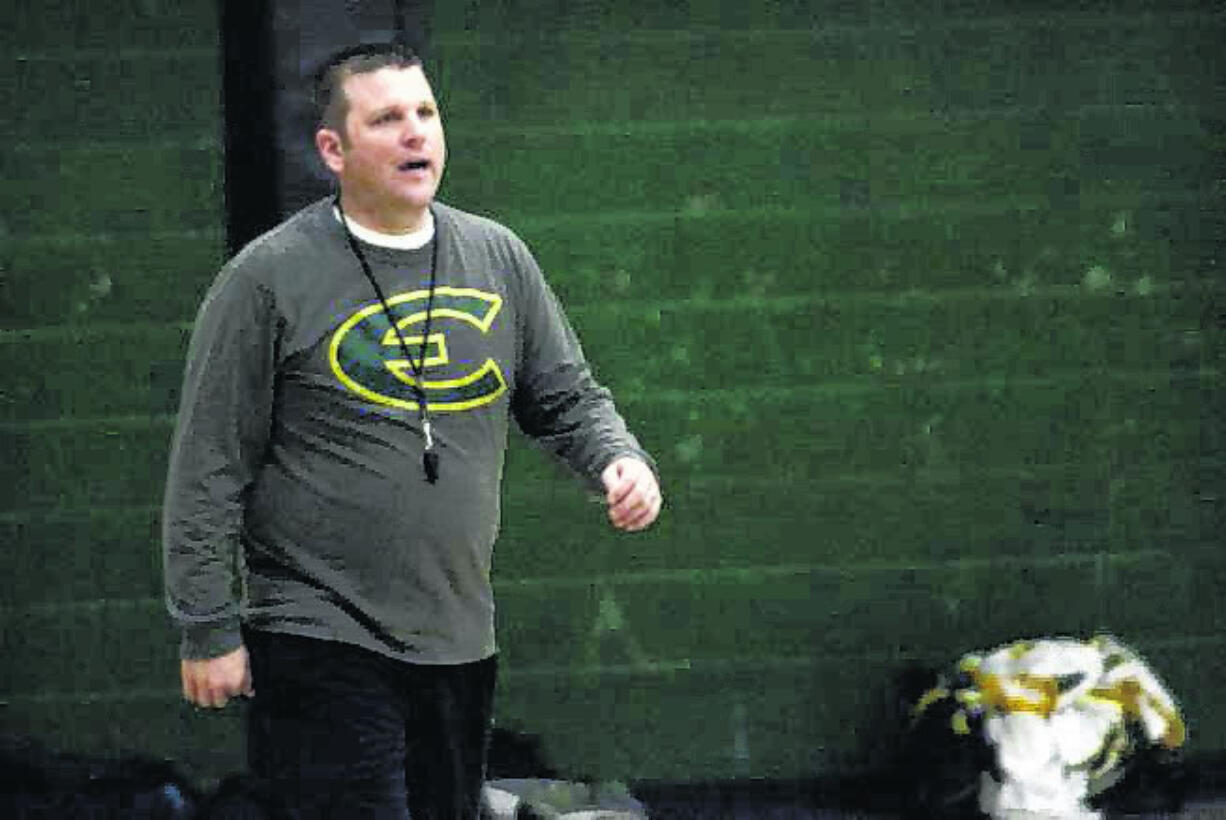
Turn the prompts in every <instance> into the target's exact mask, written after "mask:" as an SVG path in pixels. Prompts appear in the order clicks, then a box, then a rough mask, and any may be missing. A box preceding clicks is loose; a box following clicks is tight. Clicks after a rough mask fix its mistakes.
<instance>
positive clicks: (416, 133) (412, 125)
mask: <svg viewBox="0 0 1226 820" xmlns="http://www.w3.org/2000/svg"><path fill="white" fill-rule="evenodd" d="M400 138H401V140H402V141H403V142H404V143H405V144H407V145H420V144H421V143H422V142H424V141H425V139H426V124H425V122H424V121H423V120H422V118H421V117H418V116H416V115H412V116H408V117H405V120H404V129H403V130H402V131H401V132H400Z"/></svg>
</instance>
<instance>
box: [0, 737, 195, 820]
mask: <svg viewBox="0 0 1226 820" xmlns="http://www.w3.org/2000/svg"><path fill="white" fill-rule="evenodd" d="M197 800H198V796H197V794H196V793H195V791H194V790H193V789H192V788H191V786H189V785H188V783H187V780H186V779H185V778H184V777H183V776H182V775H181V774H180V773H179V772H178V771H177V770H176V769H175V767H174V766H172V765H171V764H169V763H167V762H165V761H162V760H156V759H152V758H145V757H139V756H125V757H120V758H103V757H86V756H80V755H70V754H63V753H56V752H51V751H49V750H47V749H45V748H44V747H43V746H42V745H41V744H39V743H37V742H35V741H33V740H30V739H28V738H19V737H3V738H0V816H2V817H5V818H13V820H44V818H45V820H73V819H74V818H89V820H112V819H114V820H121V819H122V820H189V818H192V817H194V815H195V807H196V803H197Z"/></svg>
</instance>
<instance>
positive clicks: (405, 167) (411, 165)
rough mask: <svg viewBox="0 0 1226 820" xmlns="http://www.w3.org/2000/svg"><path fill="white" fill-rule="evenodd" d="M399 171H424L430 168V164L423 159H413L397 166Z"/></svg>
mask: <svg viewBox="0 0 1226 820" xmlns="http://www.w3.org/2000/svg"><path fill="white" fill-rule="evenodd" d="M397 167H398V168H399V169H400V170H401V171H424V170H426V169H427V168H429V167H430V162H429V161H428V160H424V159H413V160H409V161H408V162H402V163H400V165H398V166H397Z"/></svg>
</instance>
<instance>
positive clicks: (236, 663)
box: [179, 646, 255, 709]
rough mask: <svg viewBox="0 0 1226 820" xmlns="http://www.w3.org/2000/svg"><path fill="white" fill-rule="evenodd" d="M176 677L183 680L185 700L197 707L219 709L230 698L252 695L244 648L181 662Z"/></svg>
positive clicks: (248, 665) (245, 648) (249, 669)
mask: <svg viewBox="0 0 1226 820" xmlns="http://www.w3.org/2000/svg"><path fill="white" fill-rule="evenodd" d="M179 676H180V677H181V678H182V679H183V697H184V699H186V700H188V701H190V702H192V703H194V704H196V705H197V706H205V707H209V708H213V709H220V708H221V707H223V706H225V705H226V704H227V703H229V702H230V698H233V697H238V696H240V695H241V696H243V697H251V696H252V695H254V694H255V689H254V688H252V685H251V661H250V659H249V658H248V657H247V647H245V646H240V647H239V648H238V649H235V650H234V651H233V652H228V653H226V654H225V655H219V656H218V657H216V658H201V659H199V660H183V661H180V662H179Z"/></svg>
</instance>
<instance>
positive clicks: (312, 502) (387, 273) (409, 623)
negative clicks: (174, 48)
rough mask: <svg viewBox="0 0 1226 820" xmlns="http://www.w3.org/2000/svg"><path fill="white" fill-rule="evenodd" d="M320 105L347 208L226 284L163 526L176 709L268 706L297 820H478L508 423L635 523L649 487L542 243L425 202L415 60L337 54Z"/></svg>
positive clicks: (378, 53) (421, 92)
mask: <svg viewBox="0 0 1226 820" xmlns="http://www.w3.org/2000/svg"><path fill="white" fill-rule="evenodd" d="M316 101H317V103H318V105H319V108H320V127H319V130H318V131H317V133H316V135H315V145H316V148H317V149H318V151H319V154H320V156H321V157H322V159H323V161H324V163H325V164H326V165H327V167H328V168H329V169H330V170H331V171H332V173H333V174H334V175H335V176H336V179H337V183H338V188H339V195H338V196H337V197H336V198H335V199H328V200H322V201H320V202H317V203H315V204H313V205H310V206H308V207H306V208H304V209H303V210H302V211H300V212H298V213H297V214H295V215H294V216H292V217H291V218H289V219H288V220H286V221H285V222H284V223H282V224H281V225H279V226H278V227H276V228H274V229H273V230H272V231H270V232H268V233H267V234H265V235H264V236H262V237H260V238H258V239H256V240H255V241H254V242H252V243H251V244H250V245H248V246H247V247H246V248H244V249H243V250H242V251H241V252H240V253H239V254H238V255H237V256H236V257H235V258H234V259H233V260H231V261H230V262H229V263H228V264H227V265H226V266H225V268H223V270H222V272H221V273H220V275H219V276H218V278H217V280H216V281H215V283H214V284H213V287H212V288H211V289H210V291H209V293H208V295H207V296H206V298H205V300H204V302H203V305H202V306H201V309H200V313H199V315H198V317H197V320H196V326H195V331H194V333H193V336H192V341H191V346H190V349H189V353H188V363H187V367H186V371H185V377H184V389H183V396H182V400H181V406H180V410H179V417H178V424H177V428H176V431H175V435H174V440H173V444H172V450H171V460H170V468H169V476H168V481H167V487H166V498H165V510H164V522H163V540H164V557H165V571H166V590H167V594H166V598H167V605H168V609H169V611H170V613H171V616H172V617H173V618H174V619H175V620H176V622H177V623H178V624H179V625H180V626H181V628H182V632H183V640H182V646H181V655H182V662H181V674H182V682H183V694H184V697H185V698H187V699H188V700H190V701H191V702H193V703H195V704H197V705H199V706H204V707H221V706H224V705H225V704H226V703H227V701H228V700H230V699H231V698H234V697H236V696H240V695H247V696H250V697H251V698H252V701H251V707H250V709H249V710H248V715H247V743H248V758H249V762H250V763H251V765H252V767H253V769H254V771H255V773H256V775H257V776H258V777H260V778H261V780H263V781H264V782H265V783H266V784H267V785H268V788H269V789H270V790H271V791H272V793H273V794H275V795H276V796H277V798H278V799H279V801H280V802H281V803H282V807H283V808H284V809H285V810H286V811H287V812H288V813H290V814H291V815H292V816H301V817H328V816H334V817H405V816H406V814H407V813H408V812H411V814H412V816H413V817H414V818H419V819H420V818H453V817H454V818H459V817H473V816H475V814H476V807H477V802H478V795H479V792H480V787H481V782H482V780H483V777H484V764H485V747H486V743H487V740H488V732H489V723H490V713H491V708H492V705H491V704H492V693H493V688H494V681H495V663H496V660H495V659H496V655H495V643H494V626H493V625H494V607H493V600H492V595H491V588H490V579H489V573H490V562H491V553H492V549H493V542H494V538H495V535H496V532H497V527H498V518H499V484H500V479H501V475H502V467H503V458H504V450H505V444H506V435H507V427H508V422H509V419H510V418H511V417H514V418H515V420H516V421H517V423H518V424H519V426H520V427H521V429H522V430H523V431H524V432H526V433H527V434H528V435H529V436H531V437H533V438H534V439H536V440H537V441H538V442H540V443H541V444H542V445H543V446H544V447H545V448H546V449H548V450H550V451H552V452H553V453H554V454H555V455H556V456H558V457H559V458H561V459H562V460H564V461H565V462H566V463H567V464H568V465H569V466H570V467H572V468H573V469H574V470H575V471H576V472H577V473H578V474H579V475H580V476H581V477H583V478H584V479H586V480H587V481H588V482H589V483H590V484H591V486H592V487H593V489H594V490H598V491H600V492H602V493H603V495H604V497H605V499H606V500H607V504H608V517H609V520H610V522H611V523H612V525H613V526H614V527H616V528H618V529H620V530H624V531H637V530H641V529H643V528H645V527H648V526H650V525H651V523H652V522H653V521H654V520H655V519H656V517H657V515H658V514H659V511H660V504H661V497H660V491H659V486H658V483H657V479H656V476H655V473H654V468H653V465H652V461H651V459H650V457H649V456H648V455H647V454H646V453H645V452H644V451H643V450H642V448H641V447H640V446H639V444H638V442H637V441H636V440H635V438H634V437H633V436H632V435H631V434H630V433H629V432H628V431H627V429H626V425H625V423H624V422H623V420H622V418H621V417H620V416H619V415H618V413H617V411H616V409H615V407H614V405H613V402H612V400H611V398H610V396H609V394H608V392H607V391H606V390H605V389H604V388H603V387H601V386H600V385H599V384H597V383H596V382H595V381H594V379H593V377H592V375H591V373H590V370H589V368H588V366H587V364H586V362H585V360H584V357H583V353H582V351H581V349H580V347H579V344H578V341H577V339H576V338H575V336H574V334H573V332H572V330H571V328H570V326H569V324H568V323H567V321H566V319H565V317H564V315H563V313H562V311H561V308H560V307H559V305H558V303H557V301H556V300H555V299H554V297H553V295H552V293H551V292H550V290H549V288H548V286H547V285H546V284H545V281H544V279H543V278H542V276H541V273H540V270H539V268H538V267H537V265H536V263H535V261H534V260H533V258H532V256H531V254H530V252H529V251H528V249H527V247H526V246H525V245H524V244H523V242H521V241H520V240H519V239H518V238H517V237H516V236H515V235H514V234H512V233H511V232H510V231H508V230H507V229H505V228H503V227H502V226H500V225H498V224H496V223H493V222H491V221H489V220H486V219H483V218H480V217H476V216H473V215H471V214H467V213H464V212H462V211H460V210H457V209H455V208H451V207H448V206H446V205H444V204H442V203H439V202H436V201H435V199H434V197H435V192H436V191H437V189H438V185H439V182H440V180H441V178H442V175H443V168H444V164H445V160H446V148H445V143H444V136H443V126H442V119H441V115H440V111H439V106H438V103H437V101H436V100H435V98H434V94H433V92H432V90H431V87H430V84H429V82H428V80H427V78H426V75H425V74H424V72H423V70H422V67H421V64H420V62H419V61H418V60H417V58H416V57H415V56H413V55H412V54H410V53H407V52H406V51H404V50H402V49H400V48H398V47H393V46H362V47H357V48H354V49H349V50H347V51H345V52H342V53H341V54H339V55H337V56H336V57H335V58H333V59H332V60H331V61H329V63H328V64H327V65H326V66H325V67H324V68H323V69H322V70H321V71H320V73H319V74H318V76H317V80H316ZM236 559H237V560H236ZM236 563H239V564H241V565H242V566H245V570H246V571H245V572H242V573H241V574H240V573H239V572H238V570H237V569H236ZM240 575H241V577H240ZM240 581H241V583H242V585H243V589H242V594H241V595H240V594H238V591H237V590H236V586H238V584H239V582H240ZM240 600H241V605H240ZM240 624H241V625H240Z"/></svg>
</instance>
